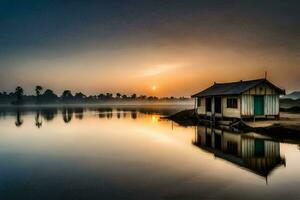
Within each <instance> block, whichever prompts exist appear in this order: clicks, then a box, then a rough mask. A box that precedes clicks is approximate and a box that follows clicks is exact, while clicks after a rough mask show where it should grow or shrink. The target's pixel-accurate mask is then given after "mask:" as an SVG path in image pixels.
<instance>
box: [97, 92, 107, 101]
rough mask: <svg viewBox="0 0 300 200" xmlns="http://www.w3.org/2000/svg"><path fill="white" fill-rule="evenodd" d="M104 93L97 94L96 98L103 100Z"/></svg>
mask: <svg viewBox="0 0 300 200" xmlns="http://www.w3.org/2000/svg"><path fill="white" fill-rule="evenodd" d="M105 97H106V96H105V95H104V94H99V95H98V100H100V101H103V100H105Z"/></svg>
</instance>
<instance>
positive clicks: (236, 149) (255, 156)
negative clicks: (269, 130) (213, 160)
mask: <svg viewBox="0 0 300 200" xmlns="http://www.w3.org/2000/svg"><path fill="white" fill-rule="evenodd" d="M192 143H193V144H194V145H195V146H197V147H199V148H200V149H202V150H204V151H206V152H209V153H212V154H213V155H214V156H215V157H217V158H221V159H223V160H226V161H229V162H231V163H233V164H235V165H237V166H239V167H242V168H243V169H246V170H248V171H250V172H252V173H254V174H257V175H259V176H261V177H265V178H266V180H267V177H268V176H269V175H270V174H271V173H272V171H273V170H274V169H276V168H277V167H280V166H285V158H284V157H281V154H280V144H279V142H276V141H273V140H272V139H271V138H269V137H267V136H263V135H259V134H256V133H247V134H237V133H233V132H229V131H226V130H221V129H215V128H210V127H204V126H196V131H195V138H194V140H193V141H192Z"/></svg>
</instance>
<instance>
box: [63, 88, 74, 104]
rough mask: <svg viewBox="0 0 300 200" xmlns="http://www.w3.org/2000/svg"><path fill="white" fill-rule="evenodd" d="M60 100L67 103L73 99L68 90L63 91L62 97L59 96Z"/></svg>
mask: <svg viewBox="0 0 300 200" xmlns="http://www.w3.org/2000/svg"><path fill="white" fill-rule="evenodd" d="M61 99H62V100H63V101H64V102H69V101H71V100H72V99H73V95H72V93H71V91H70V90H65V91H63V93H62V95H61Z"/></svg>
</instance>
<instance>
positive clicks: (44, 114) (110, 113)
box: [0, 106, 180, 128]
mask: <svg viewBox="0 0 300 200" xmlns="http://www.w3.org/2000/svg"><path fill="white" fill-rule="evenodd" d="M177 109H178V110H179V109H180V107H179V108H177ZM88 111H92V112H96V114H97V115H98V117H99V118H106V119H113V118H117V119H121V118H131V119H133V120H135V119H137V118H138V117H139V114H151V115H153V114H159V115H169V114H172V113H174V112H176V111H177V110H176V109H174V108H153V107H148V108H143V107H121V108H120V107H107V106H104V107H79V106H77V107H70V106H68V107H1V108H0V115H1V117H3V118H4V117H5V116H6V115H14V116H15V117H16V120H15V125H16V126H18V127H20V126H22V124H23V120H22V115H24V114H27V113H30V114H31V113H34V114H35V121H34V123H35V126H36V127H38V128H41V127H42V125H43V119H44V120H45V121H46V122H50V121H52V120H53V119H54V118H56V117H57V115H58V113H61V117H62V119H63V121H64V122H65V123H70V122H71V121H72V120H73V117H74V118H76V119H79V120H82V119H83V118H84V113H85V112H88ZM155 120H157V119H155Z"/></svg>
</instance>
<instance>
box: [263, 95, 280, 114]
mask: <svg viewBox="0 0 300 200" xmlns="http://www.w3.org/2000/svg"><path fill="white" fill-rule="evenodd" d="M264 110H265V115H278V114H279V95H265V106H264Z"/></svg>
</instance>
